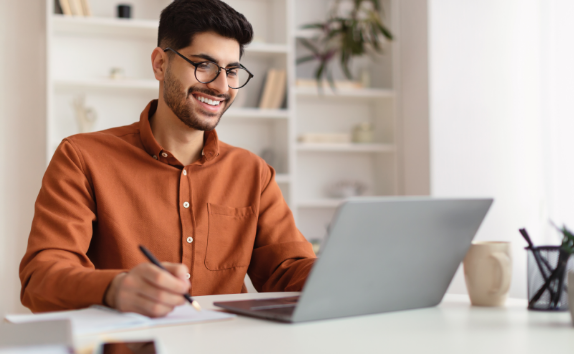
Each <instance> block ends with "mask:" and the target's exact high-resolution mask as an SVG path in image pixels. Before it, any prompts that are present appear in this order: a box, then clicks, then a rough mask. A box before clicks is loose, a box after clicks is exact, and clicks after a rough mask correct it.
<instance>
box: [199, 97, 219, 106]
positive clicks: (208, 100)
mask: <svg viewBox="0 0 574 354" xmlns="http://www.w3.org/2000/svg"><path fill="white" fill-rule="evenodd" d="M196 98H197V100H198V101H199V102H203V103H207V104H208V105H211V106H219V104H220V103H221V101H214V100H210V99H209V98H205V97H203V96H196Z"/></svg>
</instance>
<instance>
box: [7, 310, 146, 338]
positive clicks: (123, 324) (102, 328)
mask: <svg viewBox="0 0 574 354" xmlns="http://www.w3.org/2000/svg"><path fill="white" fill-rule="evenodd" d="M6 319H7V320H8V321H10V322H12V323H26V322H36V321H49V320H59V319H69V320H70V321H71V322H72V331H73V333H74V334H75V335H82V334H89V333H99V332H109V331H115V330H120V329H125V328H131V327H141V326H142V324H145V323H146V320H147V317H144V316H140V315H136V314H126V313H120V312H118V311H114V310H111V309H106V308H101V307H90V308H87V309H82V310H73V311H59V312H47V313H40V314H35V315H7V316H6Z"/></svg>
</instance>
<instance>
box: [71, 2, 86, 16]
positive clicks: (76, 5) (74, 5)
mask: <svg viewBox="0 0 574 354" xmlns="http://www.w3.org/2000/svg"><path fill="white" fill-rule="evenodd" d="M69 1H70V7H71V9H72V15H74V16H80V17H83V16H84V9H83V7H82V0H69Z"/></svg>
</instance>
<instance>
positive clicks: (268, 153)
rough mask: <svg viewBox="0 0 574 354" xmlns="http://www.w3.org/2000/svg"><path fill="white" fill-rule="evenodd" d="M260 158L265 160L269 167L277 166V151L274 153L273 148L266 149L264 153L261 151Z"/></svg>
mask: <svg viewBox="0 0 574 354" xmlns="http://www.w3.org/2000/svg"><path fill="white" fill-rule="evenodd" d="M259 157H261V158H262V159H263V160H265V162H267V164H269V166H271V167H274V168H275V166H277V165H276V163H277V158H276V156H275V151H273V149H271V148H265V149H263V151H261V154H260V155H259Z"/></svg>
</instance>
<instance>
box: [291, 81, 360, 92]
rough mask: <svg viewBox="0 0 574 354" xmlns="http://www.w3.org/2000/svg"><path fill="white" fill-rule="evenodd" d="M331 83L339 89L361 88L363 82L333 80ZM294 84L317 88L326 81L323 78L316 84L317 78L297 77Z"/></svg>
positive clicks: (325, 83)
mask: <svg viewBox="0 0 574 354" xmlns="http://www.w3.org/2000/svg"><path fill="white" fill-rule="evenodd" d="M333 84H334V85H335V87H336V88H337V89H341V90H360V89H362V88H363V84H362V83H361V82H359V81H350V80H335V81H334V83H333ZM295 85H297V87H312V88H317V87H319V86H320V85H327V81H325V80H323V82H322V83H320V84H317V80H313V79H297V81H295Z"/></svg>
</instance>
